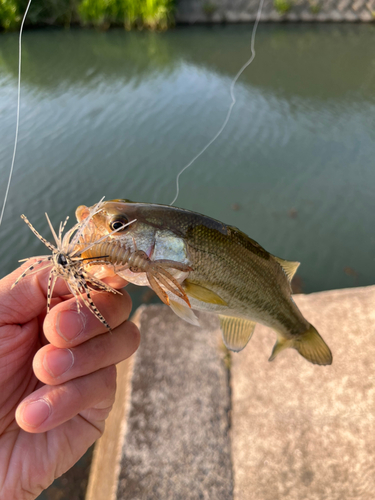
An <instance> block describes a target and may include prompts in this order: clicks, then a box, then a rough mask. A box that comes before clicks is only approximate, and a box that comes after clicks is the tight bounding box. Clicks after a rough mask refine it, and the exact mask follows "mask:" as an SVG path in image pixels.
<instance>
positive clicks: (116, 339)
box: [33, 321, 140, 385]
mask: <svg viewBox="0 0 375 500" xmlns="http://www.w3.org/2000/svg"><path fill="white" fill-rule="evenodd" d="M139 341H140V334H139V330H138V328H137V327H136V326H135V325H134V323H131V322H130V321H126V322H125V323H122V324H121V325H120V326H119V327H117V328H116V329H115V330H113V332H111V333H110V332H107V333H103V334H102V335H98V336H96V337H94V338H92V339H90V340H88V341H87V342H84V343H83V344H81V345H79V346H77V347H72V348H70V349H59V348H56V347H54V346H53V345H51V344H49V345H46V346H45V347H42V348H41V349H40V350H39V351H38V352H37V353H36V355H35V357H34V361H33V368H34V373H35V375H36V377H37V378H38V379H39V380H40V381H41V382H44V383H45V384H49V385H56V384H61V383H64V382H66V381H68V380H71V379H73V378H77V377H82V376H84V375H88V374H89V373H92V372H94V371H96V370H98V369H100V368H105V367H106V366H110V365H114V364H116V363H119V362H120V361H122V360H124V359H127V358H128V357H129V356H131V355H132V354H133V353H134V352H135V351H136V350H137V348H138V346H139Z"/></svg>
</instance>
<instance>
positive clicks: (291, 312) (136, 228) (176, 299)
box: [76, 199, 332, 365]
mask: <svg viewBox="0 0 375 500" xmlns="http://www.w3.org/2000/svg"><path fill="white" fill-rule="evenodd" d="M94 208H95V207H91V208H90V207H87V206H85V205H80V206H79V207H78V208H77V210H76V217H77V221H78V223H79V224H82V223H83V221H85V220H87V223H86V224H85V225H84V227H83V229H82V231H80V241H79V245H81V249H85V247H89V248H87V249H85V251H81V253H80V255H81V258H82V259H88V261H87V266H88V267H89V271H90V273H91V274H92V275H93V276H95V277H96V278H97V279H103V278H104V277H106V276H109V275H113V274H117V275H118V276H121V277H122V278H124V279H126V280H127V281H129V282H131V283H134V284H136V285H140V286H149V287H150V288H152V289H153V290H154V291H155V292H156V293H157V295H158V296H159V297H160V299H161V300H162V302H164V303H165V304H166V305H168V306H170V307H171V309H172V310H173V311H174V312H175V313H176V314H177V315H178V316H179V317H181V318H182V319H184V320H185V321H187V322H189V323H191V324H193V325H197V326H198V325H199V319H198V318H197V316H196V314H195V313H194V311H195V310H198V311H205V312H209V313H212V314H215V315H217V316H218V317H219V321H220V328H221V331H222V335H223V341H224V344H225V345H226V347H227V348H228V349H230V350H232V351H235V352H239V351H241V350H242V349H243V348H244V347H245V346H246V345H247V344H248V342H249V341H250V339H251V337H252V334H253V332H254V328H255V325H256V323H260V324H263V325H266V326H268V327H270V328H271V329H273V330H274V331H275V332H276V335H277V339H276V343H275V345H274V347H273V350H272V353H271V356H270V358H269V361H273V360H274V359H275V357H276V356H277V355H278V354H279V353H280V352H281V351H283V350H284V349H286V348H293V349H295V350H296V351H297V352H298V353H299V354H300V355H301V356H303V357H304V358H305V359H306V360H308V361H309V362H311V363H313V364H317V365H330V364H331V363H332V353H331V350H330V348H329V347H328V345H327V344H326V343H325V341H324V340H323V338H322V337H321V336H320V334H319V333H318V332H317V330H316V329H315V328H314V326H313V325H311V324H310V323H309V322H308V321H307V320H306V319H305V318H304V317H303V315H302V313H301V312H300V310H299V309H298V307H297V305H296V304H295V302H294V300H293V297H292V290H291V279H292V278H293V276H294V274H295V272H296V270H297V268H298V266H299V262H292V261H288V260H284V259H281V258H279V257H276V256H274V255H272V254H271V253H269V252H268V251H267V250H265V249H264V248H263V247H262V246H261V245H260V244H259V243H257V242H256V241H255V240H253V239H252V238H250V237H249V236H247V235H246V234H245V233H243V232H242V231H241V230H240V229H238V228H236V227H234V226H231V225H227V224H224V223H222V222H220V221H217V220H215V219H213V218H211V217H208V216H205V215H202V214H199V213H196V212H192V211H189V210H185V209H182V208H177V207H174V206H170V205H159V204H150V203H138V202H131V201H129V200H126V199H115V200H111V201H105V202H103V203H102V204H101V206H100V209H97V208H95V209H94ZM106 235H107V238H105V236H106ZM95 242H98V243H95ZM99 257H100V262H96V261H95V259H98V258H99Z"/></svg>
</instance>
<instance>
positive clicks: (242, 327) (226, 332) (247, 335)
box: [219, 314, 256, 352]
mask: <svg viewBox="0 0 375 500" xmlns="http://www.w3.org/2000/svg"><path fill="white" fill-rule="evenodd" d="M219 318H220V328H221V331H222V333H223V341H224V344H225V345H226V347H227V348H228V349H230V350H231V351H236V352H238V351H242V349H243V348H244V347H245V346H246V344H247V343H248V342H249V340H250V339H251V336H252V334H253V331H254V328H255V325H256V323H254V321H250V320H248V319H243V318H235V317H233V316H223V315H221V314H220V315H219Z"/></svg>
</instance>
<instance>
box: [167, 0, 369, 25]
mask: <svg viewBox="0 0 375 500" xmlns="http://www.w3.org/2000/svg"><path fill="white" fill-rule="evenodd" d="M275 4H279V5H281V4H284V5H287V4H289V5H290V9H289V10H288V12H286V13H285V14H282V13H281V11H280V9H279V10H277V9H276V8H275ZM258 7H259V0H177V10H176V21H177V22H180V23H189V24H192V23H207V22H208V23H211V22H212V23H221V22H249V21H253V20H254V19H255V17H256V14H257V10H258ZM261 20H262V21H272V22H274V21H275V22H280V21H319V22H326V21H334V22H343V21H350V22H356V21H360V22H371V21H375V0H275V1H274V0H264V5H263V9H262V16H261Z"/></svg>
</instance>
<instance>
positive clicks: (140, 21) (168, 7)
mask: <svg viewBox="0 0 375 500" xmlns="http://www.w3.org/2000/svg"><path fill="white" fill-rule="evenodd" d="M26 4H27V1H26V0H0V29H3V30H12V29H17V28H18V27H19V25H20V22H21V17H22V16H21V14H22V13H23V12H24V11H25V9H26ZM173 7H174V0H33V2H32V3H31V7H30V11H29V14H28V16H27V22H26V25H27V26H30V25H54V26H70V24H80V25H85V26H96V27H99V28H101V29H107V28H109V27H110V26H111V25H115V26H119V25H121V26H124V27H125V28H126V29H131V28H139V29H142V28H144V27H145V28H149V29H160V30H163V29H166V28H167V27H168V26H170V25H171V24H172V23H173Z"/></svg>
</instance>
